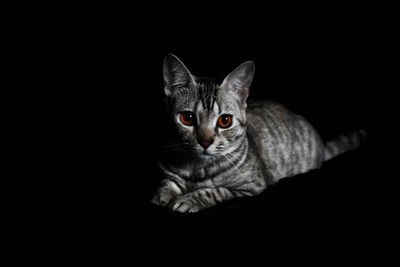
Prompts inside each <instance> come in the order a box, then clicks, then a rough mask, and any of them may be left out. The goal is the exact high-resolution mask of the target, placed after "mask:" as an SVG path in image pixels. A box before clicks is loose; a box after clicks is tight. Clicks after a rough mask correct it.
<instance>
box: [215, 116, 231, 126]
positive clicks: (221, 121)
mask: <svg viewBox="0 0 400 267" xmlns="http://www.w3.org/2000/svg"><path fill="white" fill-rule="evenodd" d="M231 125H232V115H228V114H223V115H221V116H220V117H219V118H218V126H219V127H221V128H228V127H230V126H231Z"/></svg>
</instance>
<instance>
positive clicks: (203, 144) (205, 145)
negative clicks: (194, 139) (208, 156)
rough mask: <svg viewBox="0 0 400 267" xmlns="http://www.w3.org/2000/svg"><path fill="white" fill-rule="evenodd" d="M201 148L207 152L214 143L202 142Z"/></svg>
mask: <svg viewBox="0 0 400 267" xmlns="http://www.w3.org/2000/svg"><path fill="white" fill-rule="evenodd" d="M199 143H200V145H201V147H202V148H203V149H204V150H206V149H207V148H208V147H209V146H210V145H211V144H212V143H211V142H210V141H201V142H199Z"/></svg>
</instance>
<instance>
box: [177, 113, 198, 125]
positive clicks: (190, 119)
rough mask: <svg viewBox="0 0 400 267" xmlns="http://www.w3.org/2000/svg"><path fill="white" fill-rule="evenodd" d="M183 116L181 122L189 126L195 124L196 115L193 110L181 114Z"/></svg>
mask: <svg viewBox="0 0 400 267" xmlns="http://www.w3.org/2000/svg"><path fill="white" fill-rule="evenodd" d="M180 118H181V122H182V123H183V124H185V125H187V126H192V125H193V124H194V121H195V117H194V114H193V112H189V111H187V112H183V113H182V114H181V116H180Z"/></svg>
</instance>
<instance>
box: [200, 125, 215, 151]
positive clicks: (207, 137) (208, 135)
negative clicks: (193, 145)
mask: <svg viewBox="0 0 400 267" xmlns="http://www.w3.org/2000/svg"><path fill="white" fill-rule="evenodd" d="M198 134H199V135H198V137H197V142H198V143H199V145H201V147H202V148H203V149H204V150H206V149H207V148H208V147H209V146H210V145H211V144H212V143H213V142H214V132H213V131H211V130H208V129H204V128H200V130H199V132H198Z"/></svg>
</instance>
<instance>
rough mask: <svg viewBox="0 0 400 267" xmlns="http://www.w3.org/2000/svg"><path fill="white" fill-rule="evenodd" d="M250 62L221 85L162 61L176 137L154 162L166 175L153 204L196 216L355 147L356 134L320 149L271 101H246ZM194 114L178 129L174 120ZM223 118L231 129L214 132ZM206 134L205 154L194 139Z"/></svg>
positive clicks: (300, 122)
mask: <svg viewBox="0 0 400 267" xmlns="http://www.w3.org/2000/svg"><path fill="white" fill-rule="evenodd" d="M254 70H255V67H254V63H253V62H251V61H248V62H245V63H243V64H242V65H240V66H239V67H237V68H236V69H235V70H234V71H233V72H232V73H230V74H229V75H228V76H227V77H226V78H225V79H224V81H223V82H222V84H216V83H213V82H212V81H210V80H207V79H198V78H196V77H194V76H193V75H192V74H191V73H190V72H189V70H188V69H187V68H186V67H185V65H184V64H183V63H182V62H181V61H180V60H179V59H178V58H177V57H176V56H174V55H168V56H167V57H166V58H165V61H164V68H163V74H164V81H165V94H166V104H167V110H168V112H169V114H170V115H171V116H170V119H171V120H172V121H173V125H174V126H175V139H174V140H172V141H171V142H170V143H168V144H165V145H166V146H165V147H166V149H167V151H168V152H169V153H167V155H168V156H165V157H164V158H163V159H162V160H161V161H160V163H159V166H160V168H161V170H162V172H163V174H164V179H163V180H162V184H161V187H160V188H159V189H158V191H157V192H156V193H155V195H154V197H153V199H152V202H153V203H156V204H158V205H161V206H166V207H169V208H171V209H172V210H174V211H178V212H198V211H199V210H202V209H204V208H208V207H211V206H214V205H216V204H217V203H222V202H224V201H226V200H229V199H232V198H235V197H242V196H253V195H257V194H259V193H261V192H262V191H263V190H264V189H265V188H266V187H267V186H268V185H270V184H273V183H276V182H277V181H279V179H281V178H284V177H290V176H293V175H296V174H300V173H304V172H307V171H308V170H311V169H315V168H319V167H320V166H321V164H322V163H323V162H324V161H325V160H327V159H330V158H332V157H334V156H336V155H338V154H340V153H342V152H345V151H347V150H350V149H353V148H355V147H357V146H358V145H359V143H360V135H359V133H353V134H350V135H346V136H342V137H340V138H339V139H338V140H336V141H332V142H328V143H327V144H326V145H324V144H323V142H322V141H321V138H320V136H319V135H318V133H317V132H316V131H315V130H314V128H313V127H312V126H311V125H310V124H309V123H308V122H307V121H306V120H305V119H304V118H303V117H301V116H299V115H296V114H294V113H292V112H291V111H289V110H288V109H286V108H285V107H284V106H282V105H280V104H277V103H274V102H251V101H247V97H248V93H249V89H250V85H251V82H252V79H253V75H254ZM185 111H190V112H193V114H195V118H196V124H195V125H193V126H187V125H184V124H183V123H182V122H181V121H180V114H181V113H182V112H185ZM222 114H229V115H232V118H233V123H232V126H231V127H229V128H221V127H218V126H217V120H218V118H219V116H221V115H222ZM205 133H206V134H208V136H212V139H213V142H212V144H211V145H210V146H209V147H208V148H207V149H204V148H203V147H202V146H200V144H199V143H198V141H197V140H198V138H199V135H203V134H205Z"/></svg>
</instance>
